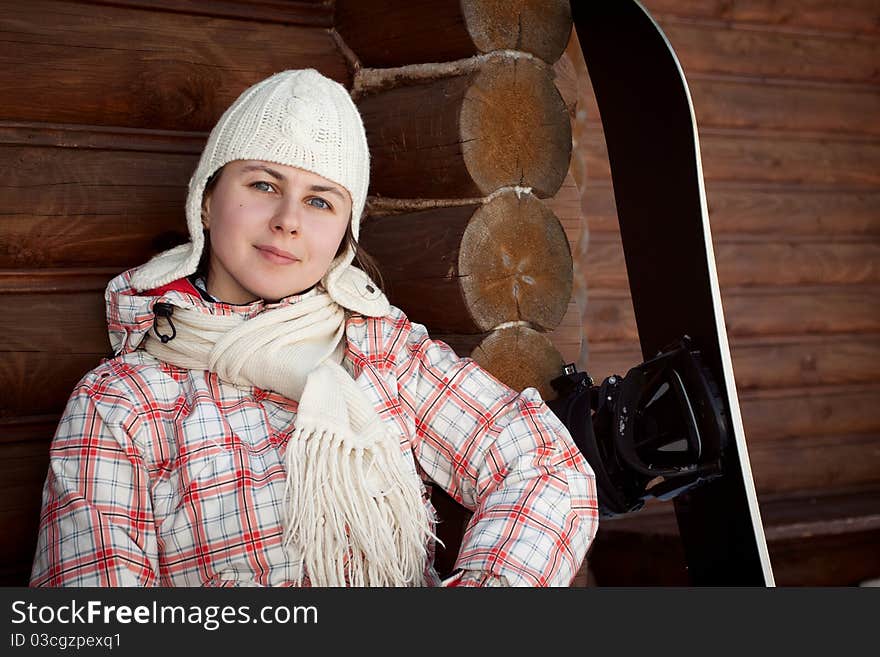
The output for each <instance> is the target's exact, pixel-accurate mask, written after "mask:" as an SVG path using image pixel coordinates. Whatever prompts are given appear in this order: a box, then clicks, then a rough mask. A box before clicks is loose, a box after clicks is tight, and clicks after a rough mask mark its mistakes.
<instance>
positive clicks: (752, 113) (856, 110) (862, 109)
mask: <svg viewBox="0 0 880 657" xmlns="http://www.w3.org/2000/svg"><path fill="white" fill-rule="evenodd" d="M689 86H690V90H691V96H692V98H693V103H694V111H695V114H696V116H697V121H698V125H700V126H701V128H708V127H717V128H765V129H771V130H782V131H793V132H798V131H800V132H823V133H824V132H828V133H848V134H853V135H869V136H871V137H878V136H880V91H878V89H877V88H876V87H873V88H872V87H862V86H859V87H850V86H847V85H843V84H834V85H830V84H829V85H821V86H812V85H809V86H800V85H797V84H774V83H764V84H760V83H757V82H754V81H748V82H743V81H739V80H725V79H693V80H691V82H690V84H689Z"/></svg>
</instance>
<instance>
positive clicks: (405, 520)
mask: <svg viewBox="0 0 880 657" xmlns="http://www.w3.org/2000/svg"><path fill="white" fill-rule="evenodd" d="M171 321H172V322H173V323H174V327H175V329H176V331H177V335H176V336H175V337H174V339H173V340H171V341H169V342H167V343H166V344H163V343H162V342H161V341H160V340H158V339H156V338H155V337H154V336H153V335H152V334H150V335H149V337H148V339H147V340H146V343H145V349H146V350H147V351H148V352H149V353H150V354H152V355H153V356H155V357H156V358H158V359H159V360H162V361H164V362H167V363H171V364H173V365H177V366H179V367H184V368H187V369H195V370H204V369H208V370H210V371H212V372H216V373H217V375H218V377H219V378H220V379H222V380H224V381H229V382H231V383H234V384H237V385H243V386H256V387H259V388H262V389H265V390H272V391H275V392H278V393H280V394H282V395H284V396H285V397H287V398H288V399H293V400H296V401H298V402H299V407H298V410H297V418H296V429H295V431H294V433H293V434H292V435H291V437H290V441H289V443H288V446H287V454H286V460H287V485H286V487H285V495H284V497H285V500H284V515H285V517H284V521H285V533H284V543H285V546H287V548H288V549H290V550H291V552H292V553H293V554H294V555H295V557H296V558H297V559H298V560H299V562H298V564H299V568H298V570H299V581H298V583H302V578H303V566H304V567H305V574H307V575H308V577H309V581H310V582H311V584H312V585H313V586H345V585H351V586H419V585H421V584H422V580H423V574H424V568H425V563H426V559H427V550H426V544H427V541H428V539H429V538H430V537H431V536H432V532H431V529H432V518H430V514H429V512H428V510H427V508H426V506H425V504H424V503H423V501H422V498H421V485H420V482H419V480H418V476H417V475H416V474H415V471H414V470H413V469H412V468H407V467H406V463H405V462H404V458H405V456H404V454H403V452H402V451H401V449H400V444H399V441H398V440H397V439H396V438H395V436H394V435H392V433H391V432H390V431H389V430H388V429H387V428H386V425H385V423H384V422H383V421H382V420H381V418H380V417H379V416H378V414H377V413H376V411H375V410H374V408H373V406H372V404H371V403H370V401H369V400H368V399H367V397H366V396H365V394H364V392H363V391H362V390H361V389H360V387H359V386H358V385H357V383H356V382H355V381H354V379H352V377H351V376H350V375H349V373H348V372H347V371H346V370H345V369H344V368H343V367H342V365H341V363H342V358H343V354H344V351H345V350H344V346H345V345H344V341H343V339H342V337H343V333H344V328H345V311H344V309H343V308H342V307H341V306H339V305H338V304H336V303H335V302H334V301H333V300H332V299H331V298H330V297H329V295H327V294H326V293H323V292H319V293H317V294H316V295H314V296H310V297H308V298H305V299H303V300H301V301H298V302H297V303H294V304H290V305H285V306H279V307H278V308H273V309H270V310H267V311H265V312H263V313H261V314H259V315H257V316H255V317H253V318H251V319H248V320H245V319H243V318H242V317H240V316H237V315H230V316H216V315H209V314H206V313H204V312H200V311H199V310H197V309H195V308H181V307H175V308H174V313H173V316H172V319H171ZM163 328H164V327H163Z"/></svg>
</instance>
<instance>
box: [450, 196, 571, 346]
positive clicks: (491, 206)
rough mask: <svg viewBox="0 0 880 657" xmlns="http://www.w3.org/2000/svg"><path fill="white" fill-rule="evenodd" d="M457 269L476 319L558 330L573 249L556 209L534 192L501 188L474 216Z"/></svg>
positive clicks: (488, 325)
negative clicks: (510, 190)
mask: <svg viewBox="0 0 880 657" xmlns="http://www.w3.org/2000/svg"><path fill="white" fill-rule="evenodd" d="M458 275H459V281H460V285H461V291H462V295H463V297H464V300H465V305H466V307H467V308H468V311H469V313H470V315H471V318H472V320H473V322H474V324H475V325H476V326H477V327H478V328H479V329H480V330H481V331H490V330H492V329H493V328H495V327H496V326H498V325H500V324H503V323H505V322H509V321H517V320H521V321H526V322H529V323H530V324H532V325H534V326H537V327H539V328H540V329H541V330H547V331H550V330H553V329H554V328H556V327H557V326H558V325H559V323H560V322H561V321H562V317H563V316H564V315H565V311H566V310H567V308H568V302H569V299H570V298H571V291H572V281H573V269H572V259H571V250H570V249H569V245H568V239H567V238H566V235H565V231H564V230H563V228H562V225H561V224H560V223H559V220H558V219H557V218H556V215H554V214H553V212H552V211H551V210H550V209H549V208H548V207H547V206H546V205H544V204H543V203H542V202H541V201H540V200H538V199H536V198H535V197H534V196H532V195H531V194H522V195H518V194H516V193H514V192H506V193H504V194H500V195H499V196H498V197H496V198H494V199H493V200H492V201H490V202H489V203H487V204H486V205H484V206H482V207H481V208H480V209H479V210H477V211H476V212H475V213H474V215H473V217H472V218H471V221H470V223H469V224H468V227H467V228H466V230H465V232H464V235H463V236H462V241H461V249H460V250H459V255H458Z"/></svg>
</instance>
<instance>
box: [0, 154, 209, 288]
mask: <svg viewBox="0 0 880 657" xmlns="http://www.w3.org/2000/svg"><path fill="white" fill-rule="evenodd" d="M123 147H124V143H121V142H120V143H118V146H117V148H114V149H110V150H104V149H88V148H79V149H78V148H52V147H33V146H17V145H16V146H8V145H6V146H4V145H0V173H2V182H0V268H37V267H39V268H44V267H116V268H117V269H118V270H120V271H121V270H123V269H126V268H128V267H132V266H135V265H138V264H141V263H142V262H146V260H148V259H149V258H150V257H151V256H153V255H155V254H156V253H158V252H159V251H161V250H163V249H165V248H169V247H170V246H173V245H174V244H177V243H180V242H182V241H185V239H186V220H185V218H184V216H183V207H184V201H185V199H186V185H187V181H188V180H189V176H190V175H191V174H192V170H193V168H194V167H195V165H196V159H197V157H196V156H193V155H189V154H178V153H163V152H131V151H128V150H123Z"/></svg>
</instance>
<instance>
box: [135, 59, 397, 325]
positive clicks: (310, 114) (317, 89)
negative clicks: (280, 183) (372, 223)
mask: <svg viewBox="0 0 880 657" xmlns="http://www.w3.org/2000/svg"><path fill="white" fill-rule="evenodd" d="M234 160H260V161H265V162H276V163H278V164H284V165H287V166H292V167H297V168H300V169H304V170H306V171H310V172H312V173H315V174H317V175H319V176H322V177H324V178H326V179H328V180H331V181H333V182H335V183H337V184H339V185H342V186H343V187H344V188H345V189H346V190H348V193H349V194H350V195H351V201H352V207H351V229H352V234H353V235H354V237H355V239H357V238H358V235H359V233H360V220H361V215H362V214H363V211H364V206H365V204H366V199H367V189H368V186H369V180H370V153H369V148H368V145H367V137H366V132H365V131H364V125H363V121H362V120H361V116H360V113H359V112H358V109H357V106H356V105H355V104H354V101H352V99H351V96H350V95H349V93H348V91H347V90H346V89H345V87H343V86H342V85H341V84H339V83H338V82H335V81H334V80H331V79H330V78H327V77H325V76H324V75H321V74H320V73H319V72H318V71H316V70H314V69H303V70H291V71H283V72H281V73H276V74H275V75H273V76H271V77H269V78H266V79H265V80H262V81H261V82H258V83H257V84H255V85H253V86H252V87H250V88H248V89H246V90H245V91H244V92H243V93H242V94H241V95H240V96H239V97H238V98H237V99H236V100H235V102H233V103H232V105H230V106H229V108H228V109H227V110H226V111H225V112H224V113H223V116H221V117H220V120H219V121H218V122H217V124H216V125H215V126H214V129H213V130H212V131H211V134H210V136H209V137H208V142H207V144H206V145H205V149H204V150H203V151H202V156H201V158H200V160H199V164H198V166H197V168H196V170H195V172H194V173H193V175H192V177H191V178H190V181H189V190H188V195H187V202H186V216H187V227H188V229H189V233H190V242H189V244H186V245H182V246H179V247H175V248H174V249H171V250H169V251H166V252H164V253H161V254H159V255H158V256H156V257H155V258H153V259H152V260H151V261H150V262H148V263H147V264H146V265H144V266H142V267H140V268H139V269H138V270H137V271H136V272H134V274H133V275H132V278H131V285H132V287H134V289H135V290H138V291H143V290H149V289H153V288H156V287H160V286H162V285H166V284H168V283H171V282H172V281H175V280H177V279H179V278H182V277H184V276H189V275H190V274H192V273H193V272H195V270H196V268H197V267H198V264H199V260H200V258H201V255H202V251H203V249H204V246H205V240H204V235H203V233H202V221H201V213H202V199H203V197H204V192H205V185H206V183H207V181H208V179H209V177H210V176H211V175H213V174H214V173H215V172H217V171H218V170H219V169H220V168H221V167H223V166H224V165H226V164H227V163H229V162H232V161H234ZM353 260H354V253H353V252H352V251H351V249H350V248H347V249H346V250H345V252H344V253H343V254H342V255H340V256H338V257H337V258H336V259H335V260H334V261H333V262H332V263H331V266H330V268H329V269H328V271H327V273H326V274H325V275H324V277H323V278H322V280H321V283H322V284H323V287H324V289H325V290H326V291H327V293H328V294H329V295H330V297H331V298H332V299H333V300H334V301H336V303H338V304H339V305H341V306H343V307H344V308H348V309H349V310H353V311H355V312H359V313H362V314H365V315H369V316H382V315H384V314H387V312H388V301H387V299H385V296H384V295H383V294H382V293H381V291H379V290H378V286H377V285H376V284H375V283H373V282H372V281H370V279H369V277H367V276H366V274H364V273H363V272H361V271H360V270H358V269H356V268H354V267H353V266H352V262H353ZM371 290H373V291H371Z"/></svg>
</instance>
